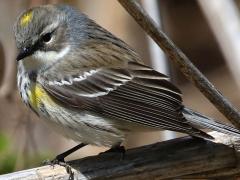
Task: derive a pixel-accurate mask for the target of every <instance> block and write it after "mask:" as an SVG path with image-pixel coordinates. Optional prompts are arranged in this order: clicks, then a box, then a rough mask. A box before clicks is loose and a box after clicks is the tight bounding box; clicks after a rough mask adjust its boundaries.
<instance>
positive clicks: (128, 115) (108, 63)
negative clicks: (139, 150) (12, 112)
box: [13, 4, 240, 161]
mask: <svg viewBox="0 0 240 180" xmlns="http://www.w3.org/2000/svg"><path fill="white" fill-rule="evenodd" d="M13 31H14V36H15V41H16V47H17V50H18V55H17V57H16V61H17V71H18V72H17V84H18V89H19V92H20V96H21V99H22V101H23V102H24V103H25V104H26V105H27V106H28V107H29V108H30V109H31V110H32V111H33V112H35V113H36V114H37V115H38V116H39V117H40V118H41V119H42V120H43V121H44V122H45V123H46V124H47V126H48V127H49V128H51V129H52V130H55V131H57V132H59V133H60V134H62V135H63V136H65V137H67V138H69V139H72V140H74V141H76V142H79V143H80V144H78V145H77V146H75V147H73V148H72V149H70V150H68V151H66V152H64V153H62V154H60V155H58V156H56V159H57V160H59V161H64V158H65V157H66V156H67V155H69V154H70V153H72V152H74V151H75V150H77V149H79V148H81V147H83V146H85V145H88V144H91V145H96V146H104V147H109V148H110V150H111V149H118V148H119V147H121V144H122V142H123V141H124V140H125V139H126V138H127V136H128V135H129V134H131V133H133V132H149V131H160V130H171V131H177V132H181V133H185V134H189V135H191V136H193V137H198V138H204V139H213V137H212V136H210V135H209V134H207V133H206V132H204V131H202V130H201V129H205V128H207V129H211V130H216V131H219V132H223V133H227V134H232V135H236V136H239V134H240V133H239V130H237V129H235V128H234V127H232V126H231V125H227V124H223V123H220V122H218V121H215V120H214V119H212V118H208V117H207V116H204V115H202V114H200V113H198V112H195V111H193V110H191V109H189V108H187V107H185V106H184V105H183V103H182V93H181V91H180V90H179V89H178V88H177V87H176V86H175V85H173V84H172V83H171V82H170V81H169V78H168V77H167V76H166V75H164V74H162V73H160V72H157V71H155V70H154V69H153V68H151V67H149V66H147V65H145V64H144V63H143V60H142V59H141V57H140V56H139V55H138V53H136V52H135V50H133V49H132V48H131V47H130V46H129V45H127V44H126V43H125V42H124V41H122V40H121V39H119V38H118V37H116V36H115V35H113V34H112V33H110V32H109V31H107V30H106V29H104V28H103V27H101V26H100V25H98V24H97V23H96V22H95V21H93V20H92V19H90V18H88V16H87V15H85V14H83V13H82V12H80V11H79V10H78V9H75V8H74V7H71V6H68V5H61V4H57V5H42V6H38V7H33V8H30V9H27V10H25V11H24V12H22V13H21V14H20V15H19V16H18V17H17V20H16V22H15V23H14V25H13Z"/></svg>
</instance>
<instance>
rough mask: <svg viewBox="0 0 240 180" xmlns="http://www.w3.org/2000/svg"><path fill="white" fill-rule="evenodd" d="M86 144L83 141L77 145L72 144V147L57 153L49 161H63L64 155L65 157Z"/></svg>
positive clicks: (53, 162) (54, 162)
mask: <svg viewBox="0 0 240 180" xmlns="http://www.w3.org/2000/svg"><path fill="white" fill-rule="evenodd" d="M84 146H86V144H84V143H81V144H78V145H77V146H74V147H73V148H71V149H69V150H67V151H65V152H63V153H61V154H59V155H57V156H56V157H55V158H54V159H53V160H52V161H51V163H52V164H56V163H59V162H65V161H64V159H65V157H67V156H68V155H70V154H72V153H74V152H75V151H77V150H79V149H80V148H82V147H84Z"/></svg>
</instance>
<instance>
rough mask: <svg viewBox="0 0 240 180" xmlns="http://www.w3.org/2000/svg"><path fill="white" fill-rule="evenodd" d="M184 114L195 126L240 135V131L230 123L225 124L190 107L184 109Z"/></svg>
mask: <svg viewBox="0 0 240 180" xmlns="http://www.w3.org/2000/svg"><path fill="white" fill-rule="evenodd" d="M183 115H184V117H185V118H186V119H187V121H188V123H189V124H190V125H192V126H193V127H195V128H201V129H205V128H206V129H211V130H214V131H218V132H221V133H224V134H229V135H232V136H238V137H240V131H239V130H238V129H236V128H234V127H233V126H232V125H230V124H228V125H227V124H223V123H221V122H218V121H216V120H214V119H212V118H209V117H207V116H204V115H202V114H200V113H198V112H195V111H193V110H191V109H188V108H184V109H183Z"/></svg>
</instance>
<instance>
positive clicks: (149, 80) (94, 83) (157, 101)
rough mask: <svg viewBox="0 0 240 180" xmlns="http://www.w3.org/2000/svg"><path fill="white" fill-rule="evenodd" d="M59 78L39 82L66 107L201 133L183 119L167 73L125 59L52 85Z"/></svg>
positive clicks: (180, 102) (190, 132) (143, 124)
mask: <svg viewBox="0 0 240 180" xmlns="http://www.w3.org/2000/svg"><path fill="white" fill-rule="evenodd" d="M90 72H93V73H90ZM62 81H63V80H61V79H60V80H55V81H51V82H49V81H44V82H43V83H42V84H43V86H44V88H45V89H46V90H47V91H48V92H49V93H50V94H52V95H53V96H54V97H55V98H56V99H58V100H59V101H61V102H62V103H65V104H66V105H67V106H71V107H74V108H79V109H82V110H88V111H93V112H95V113H99V115H101V116H104V117H109V118H113V119H116V120H119V121H127V122H131V123H135V124H139V125H142V126H145V127H151V128H161V129H168V130H173V131H180V132H185V133H189V134H193V135H198V134H202V135H203V133H202V132H201V131H200V130H197V129H195V128H193V127H191V126H190V125H189V124H188V123H187V121H186V120H185V119H184V117H183V115H182V112H181V110H182V107H183V106H182V98H181V92H180V91H179V90H178V89H177V88H176V87H175V86H174V85H172V84H171V83H170V82H169V81H168V78H167V76H165V75H163V74H161V73H158V72H156V71H154V70H153V69H151V68H149V67H147V66H145V65H142V64H139V63H136V62H129V64H128V66H127V67H126V68H125V69H123V68H116V67H115V68H99V69H94V70H90V71H89V72H85V73H84V74H79V75H75V76H74V78H72V79H64V81H66V82H65V83H60V84H59V83H55V84H54V82H62Z"/></svg>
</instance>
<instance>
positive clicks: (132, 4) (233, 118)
mask: <svg viewBox="0 0 240 180" xmlns="http://www.w3.org/2000/svg"><path fill="white" fill-rule="evenodd" d="M118 1H119V2H120V3H121V5H122V6H123V7H124V8H125V9H126V10H127V11H128V12H129V14H131V15H132V16H133V18H134V19H135V20H136V22H137V23H138V24H139V25H140V26H141V27H142V28H143V29H144V30H145V31H146V32H147V33H148V35H150V36H151V37H152V39H153V40H154V41H155V42H156V43H157V44H158V45H159V46H160V47H161V48H162V50H163V51H164V52H165V53H166V54H167V55H168V56H169V58H170V59H171V60H173V61H174V62H175V63H176V64H177V65H178V66H179V67H180V70H181V71H182V73H183V74H184V75H185V76H186V77H187V79H189V80H190V81H191V82H193V83H194V84H195V86H196V87H197V88H198V89H199V90H200V91H201V92H202V93H203V94H204V95H205V96H206V97H207V98H208V99H209V100H210V101H211V102H212V103H213V104H214V106H215V107H216V108H217V109H218V110H219V111H220V112H221V113H222V114H224V115H225V117H226V118H227V119H228V120H229V121H230V122H231V123H232V124H233V125H234V126H236V127H237V128H238V129H240V113H239V111H238V110H237V109H236V108H235V107H234V106H233V105H232V104H231V103H230V102H229V101H228V100H227V99H226V98H225V97H224V96H222V94H221V93H220V92H219V91H218V90H217V89H216V88H215V87H214V85H213V84H212V83H211V82H209V80H208V79H207V78H206V77H205V76H204V75H203V74H202V73H201V72H200V71H199V70H198V69H197V68H196V67H195V66H194V65H193V64H192V63H191V61H190V60H189V59H188V57H187V56H186V55H185V54H184V53H183V52H182V51H181V50H180V49H179V48H178V47H177V46H176V45H175V44H174V43H173V42H172V41H171V40H170V39H169V38H168V37H167V36H166V35H165V34H164V33H163V32H162V31H161V30H160V29H159V28H158V27H157V25H156V24H155V23H154V21H153V20H152V19H151V17H149V15H148V14H147V13H146V12H145V11H144V9H143V8H142V7H141V6H140V5H139V3H138V2H137V1H136V0H118Z"/></svg>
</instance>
